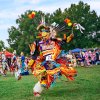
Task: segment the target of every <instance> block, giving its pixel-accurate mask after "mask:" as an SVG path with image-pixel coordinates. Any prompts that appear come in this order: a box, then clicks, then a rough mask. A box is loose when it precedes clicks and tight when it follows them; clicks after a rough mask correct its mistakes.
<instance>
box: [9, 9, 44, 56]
mask: <svg viewBox="0 0 100 100" xmlns="http://www.w3.org/2000/svg"><path fill="white" fill-rule="evenodd" d="M31 12H32V11H30V10H29V11H26V12H25V13H24V14H22V15H21V16H19V18H18V19H16V24H17V25H18V28H16V27H14V26H12V27H11V28H10V29H8V33H9V39H8V43H9V45H10V46H11V48H13V49H14V50H16V51H17V53H18V54H20V52H25V53H29V52H30V50H29V43H32V42H33V41H34V40H35V39H36V36H37V33H38V31H37V29H36V28H37V26H38V25H39V23H40V19H41V14H43V13H42V12H41V11H39V12H36V11H35V12H36V16H35V18H34V19H30V18H29V17H28V14H29V13H31Z"/></svg>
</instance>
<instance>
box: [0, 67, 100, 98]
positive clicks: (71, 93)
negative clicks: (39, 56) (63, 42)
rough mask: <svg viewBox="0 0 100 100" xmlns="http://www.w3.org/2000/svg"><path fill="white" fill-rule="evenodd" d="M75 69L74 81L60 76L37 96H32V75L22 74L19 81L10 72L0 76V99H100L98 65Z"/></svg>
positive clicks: (33, 79)
mask: <svg viewBox="0 0 100 100" xmlns="http://www.w3.org/2000/svg"><path fill="white" fill-rule="evenodd" d="M76 69H77V71H78V76H77V77H76V79H75V81H73V82H68V81H67V80H66V78H65V77H62V78H61V79H58V80H57V82H56V85H55V86H54V87H52V88H50V89H49V90H44V91H43V94H42V96H41V97H39V98H36V97H34V96H33V92H32V89H33V86H34V84H35V83H36V82H37V80H36V79H35V78H34V77H33V75H29V76H23V77H22V79H21V80H19V81H17V80H16V79H15V77H14V76H12V75H10V74H8V75H7V76H6V77H3V76H0V100H100V66H94V67H90V68H83V67H78V68H76Z"/></svg>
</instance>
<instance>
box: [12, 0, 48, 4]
mask: <svg viewBox="0 0 100 100" xmlns="http://www.w3.org/2000/svg"><path fill="white" fill-rule="evenodd" d="M44 1H47V0H14V2H15V3H19V4H26V3H28V4H39V3H41V2H44Z"/></svg>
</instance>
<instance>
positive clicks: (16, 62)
mask: <svg viewBox="0 0 100 100" xmlns="http://www.w3.org/2000/svg"><path fill="white" fill-rule="evenodd" d="M27 67H28V58H27V57H25V56H24V53H23V52H21V55H20V56H16V52H15V51H14V52H13V56H12V57H9V56H6V55H5V50H3V51H2V53H1V54H0V74H1V75H3V76H6V74H7V71H10V73H11V74H12V75H14V73H15V72H18V71H20V73H21V75H28V74H29V72H28V68H27Z"/></svg>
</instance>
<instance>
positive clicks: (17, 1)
mask: <svg viewBox="0 0 100 100" xmlns="http://www.w3.org/2000/svg"><path fill="white" fill-rule="evenodd" d="M79 1H80V0H0V40H2V41H4V43H5V46H9V45H8V43H7V39H8V37H9V35H8V32H7V31H8V28H10V27H11V26H17V24H16V19H17V18H18V16H20V15H21V14H22V13H24V12H25V11H26V10H36V11H39V10H41V11H43V12H44V13H47V12H48V13H53V12H54V11H55V10H56V9H58V8H61V9H62V10H64V9H65V8H69V7H70V5H71V4H72V3H74V4H78V2H79ZM82 1H83V2H84V3H88V4H89V5H90V9H91V11H92V10H95V11H96V12H97V14H98V15H100V7H99V6H100V0H82Z"/></svg>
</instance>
